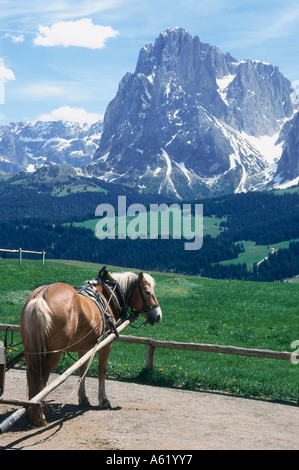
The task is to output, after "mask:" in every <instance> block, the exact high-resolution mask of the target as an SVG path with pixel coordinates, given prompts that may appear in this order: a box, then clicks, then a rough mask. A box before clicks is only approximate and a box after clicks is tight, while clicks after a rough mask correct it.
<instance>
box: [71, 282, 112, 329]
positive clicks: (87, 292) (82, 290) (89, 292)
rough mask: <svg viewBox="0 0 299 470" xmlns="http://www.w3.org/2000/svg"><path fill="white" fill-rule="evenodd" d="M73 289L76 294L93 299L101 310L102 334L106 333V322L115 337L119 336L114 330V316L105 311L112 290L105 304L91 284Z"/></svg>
mask: <svg viewBox="0 0 299 470" xmlns="http://www.w3.org/2000/svg"><path fill="white" fill-rule="evenodd" d="M75 290H76V291H77V292H78V294H81V295H84V296H85V297H87V298H89V299H91V300H93V301H94V303H95V304H96V306H97V307H98V309H99V310H100V312H101V315H102V320H103V333H102V334H103V335H104V337H106V335H107V322H108V324H109V326H110V328H111V329H112V330H113V331H114V333H115V334H116V336H117V337H119V334H118V331H117V330H116V327H115V323H114V322H113V319H114V317H113V316H112V315H110V313H108V312H107V307H108V305H109V303H110V301H111V297H112V294H113V292H112V293H111V296H110V299H109V300H108V302H107V304H105V302H104V300H103V299H102V297H101V295H100V293H99V292H98V291H97V290H96V289H95V288H94V287H93V286H92V285H91V284H87V285H85V286H81V287H75Z"/></svg>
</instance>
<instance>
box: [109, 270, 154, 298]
mask: <svg viewBox="0 0 299 470" xmlns="http://www.w3.org/2000/svg"><path fill="white" fill-rule="evenodd" d="M111 275H112V277H113V279H115V280H116V281H117V282H118V284H119V286H120V289H121V291H122V293H123V294H124V293H126V292H128V290H129V289H130V287H131V285H132V283H134V282H136V281H137V279H138V276H137V274H134V273H132V272H130V271H126V272H124V273H112V274H111ZM143 276H144V278H145V280H146V281H147V282H148V283H149V285H150V287H151V288H152V289H154V287H155V280H154V279H153V278H152V276H151V275H150V274H147V273H144V274H143Z"/></svg>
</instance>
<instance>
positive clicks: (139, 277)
mask: <svg viewBox="0 0 299 470" xmlns="http://www.w3.org/2000/svg"><path fill="white" fill-rule="evenodd" d="M138 279H139V282H141V281H142V279H143V273H139V276H138Z"/></svg>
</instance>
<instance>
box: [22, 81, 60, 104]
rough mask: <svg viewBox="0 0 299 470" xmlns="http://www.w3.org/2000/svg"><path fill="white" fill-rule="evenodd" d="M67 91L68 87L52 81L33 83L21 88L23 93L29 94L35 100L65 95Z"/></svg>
mask: <svg viewBox="0 0 299 470" xmlns="http://www.w3.org/2000/svg"><path fill="white" fill-rule="evenodd" d="M67 92H68V89H67V88H66V87H65V86H63V85H61V84H56V83H50V82H40V83H39V82H37V83H31V84H30V85H27V86H25V87H23V88H22V90H21V93H22V94H24V95H26V96H29V97H30V98H31V99H33V100H43V99H48V98H55V97H65V96H66V94H67Z"/></svg>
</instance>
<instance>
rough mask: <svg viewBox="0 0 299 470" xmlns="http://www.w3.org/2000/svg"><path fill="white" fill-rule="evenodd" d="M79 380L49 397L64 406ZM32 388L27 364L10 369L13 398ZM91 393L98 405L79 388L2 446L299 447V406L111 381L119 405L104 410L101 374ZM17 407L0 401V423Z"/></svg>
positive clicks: (4, 438)
mask: <svg viewBox="0 0 299 470" xmlns="http://www.w3.org/2000/svg"><path fill="white" fill-rule="evenodd" d="M76 382H77V378H76V377H75V376H72V377H70V378H69V379H68V380H67V381H66V382H65V383H64V384H63V385H61V386H60V387H59V388H58V389H56V390H54V391H53V392H52V393H51V394H50V395H49V396H48V397H47V399H49V400H54V402H53V404H54V406H55V407H56V409H57V407H58V405H59V404H61V403H62V402H63V401H64V400H65V399H66V397H67V396H68V393H70V391H71V390H72V389H73V387H74V385H75V384H76ZM25 387H26V386H25V371H24V370H20V369H12V370H10V371H9V372H8V373H7V375H6V384H5V396H6V397H13V398H19V399H22V398H23V399H24V398H25V389H26V388H25ZM87 392H88V395H89V398H90V401H91V403H92V406H91V408H88V409H83V408H80V407H79V406H78V405H77V396H76V394H75V395H73V397H72V398H71V399H70V401H69V402H68V403H67V404H66V406H65V407H64V408H63V409H62V410H60V411H59V413H58V414H53V413H48V414H47V419H48V423H49V424H48V426H46V427H45V428H40V429H33V428H30V427H29V426H28V424H27V421H26V419H25V417H23V418H21V420H20V421H18V422H17V423H16V424H15V425H14V426H13V427H12V429H11V430H10V432H8V433H5V434H2V435H1V436H0V449H24V450H59V449H60V450H75V449H82V450H104V449H106V450H117V449H119V450H121V449H124V450H139V449H144V450H197V449H203V450H204V449H297V450H298V449H299V435H298V422H299V407H297V406H288V405H282V404H277V403H271V402H267V401H262V400H251V399H244V398H236V397H232V396H230V395H225V394H220V393H208V392H200V391H185V390H178V389H169V388H160V387H153V386H148V385H138V384H134V383H125V382H119V381H115V380H107V395H108V397H109V399H110V401H111V404H112V406H113V409H112V410H107V411H101V410H98V409H97V407H96V402H97V379H96V378H91V377H88V378H87ZM14 409H16V408H14V407H11V406H8V405H0V422H2V421H3V420H4V419H5V418H6V417H7V416H8V415H9V414H11V412H12V411H14Z"/></svg>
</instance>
